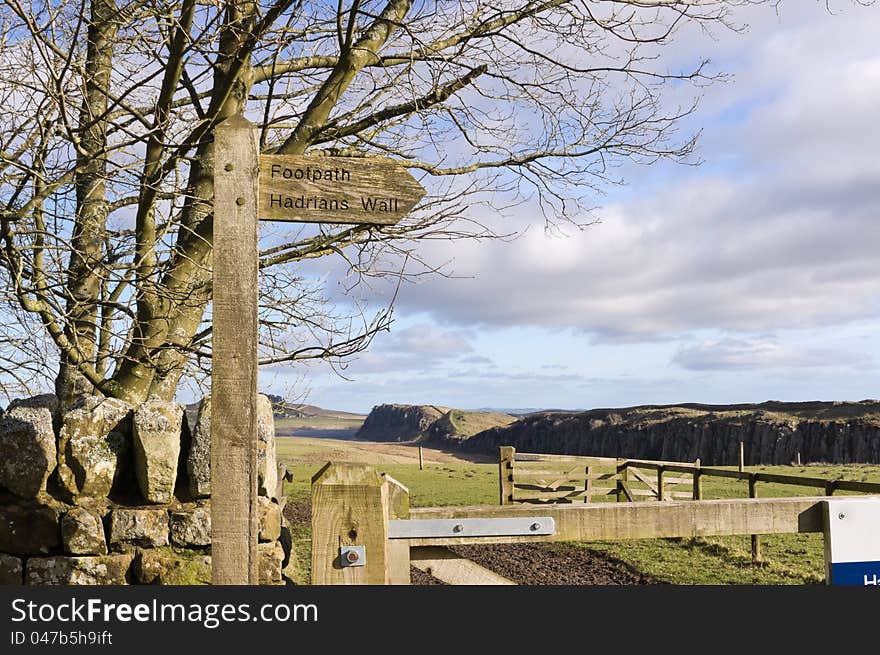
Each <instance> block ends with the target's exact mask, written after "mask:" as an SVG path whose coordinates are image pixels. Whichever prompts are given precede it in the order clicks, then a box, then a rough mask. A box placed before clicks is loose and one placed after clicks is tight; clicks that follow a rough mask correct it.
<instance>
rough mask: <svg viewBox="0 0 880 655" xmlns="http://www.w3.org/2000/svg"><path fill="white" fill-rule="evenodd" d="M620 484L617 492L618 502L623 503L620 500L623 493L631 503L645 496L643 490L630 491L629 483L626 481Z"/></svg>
mask: <svg viewBox="0 0 880 655" xmlns="http://www.w3.org/2000/svg"><path fill="white" fill-rule="evenodd" d="M618 484H619V486H618V487H617V490H618V491H617V502H622V501H621V500H620V494H621V493H623V495H624V496H625V497H626V499H627V500H628V501H629V502H633V501H634V500H635V497H636V496H641V495H644V494H643V493H641V492H643V490H642V489H630V486H629V483H628V482H627V481H626V480H621V481H620V482H619V483H618ZM636 492H639V493H636ZM647 493H651V492H650V491H649V492H647Z"/></svg>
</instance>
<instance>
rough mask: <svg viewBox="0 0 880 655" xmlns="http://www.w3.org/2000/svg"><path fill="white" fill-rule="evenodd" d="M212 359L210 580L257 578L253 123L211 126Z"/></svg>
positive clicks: (237, 121) (255, 162) (238, 582)
mask: <svg viewBox="0 0 880 655" xmlns="http://www.w3.org/2000/svg"><path fill="white" fill-rule="evenodd" d="M214 138H215V157H214V160H215V166H214V237H213V245H214V264H213V294H214V295H213V310H212V320H213V336H212V348H213V357H212V361H211V396H212V398H211V426H212V429H211V552H212V557H211V568H212V582H213V583H214V584H222V585H244V584H258V583H259V574H258V561H257V532H258V521H259V518H258V513H257V419H256V403H257V269H258V249H257V238H258V222H257V193H258V189H257V168H258V160H257V158H258V153H259V147H258V137H257V132H256V131H255V129H254V125H253V124H252V123H250V122H248V121H247V120H245V119H244V118H242V117H240V116H238V117H234V118H230V119H228V120H226V121H225V122H223V123H221V124H220V125H218V126H217V128H216V130H215V136H214Z"/></svg>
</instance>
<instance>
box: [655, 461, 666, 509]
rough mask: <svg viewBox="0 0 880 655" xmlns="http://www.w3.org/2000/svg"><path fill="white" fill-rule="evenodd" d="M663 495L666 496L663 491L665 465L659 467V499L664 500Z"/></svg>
mask: <svg viewBox="0 0 880 655" xmlns="http://www.w3.org/2000/svg"><path fill="white" fill-rule="evenodd" d="M663 496H665V494H664V492H663V467H662V466H658V467H657V500H659V501H661V502H662V501H663Z"/></svg>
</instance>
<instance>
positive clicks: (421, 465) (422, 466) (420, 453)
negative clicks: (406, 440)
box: [419, 446, 425, 471]
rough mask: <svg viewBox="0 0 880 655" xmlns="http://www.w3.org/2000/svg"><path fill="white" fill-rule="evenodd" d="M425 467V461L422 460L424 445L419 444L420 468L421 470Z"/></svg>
mask: <svg viewBox="0 0 880 655" xmlns="http://www.w3.org/2000/svg"><path fill="white" fill-rule="evenodd" d="M424 468H425V465H424V463H423V461H422V447H421V446H419V470H420V471H423V470H424Z"/></svg>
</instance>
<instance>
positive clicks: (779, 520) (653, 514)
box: [408, 496, 825, 546]
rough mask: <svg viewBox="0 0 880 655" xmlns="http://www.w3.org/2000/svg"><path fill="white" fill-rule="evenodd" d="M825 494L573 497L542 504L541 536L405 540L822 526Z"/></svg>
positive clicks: (468, 540)
mask: <svg viewBox="0 0 880 655" xmlns="http://www.w3.org/2000/svg"><path fill="white" fill-rule="evenodd" d="M824 501H825V496H811V497H797V498H754V499H752V498H727V499H723V500H704V501H701V502H694V501H674V502H668V503H657V502H638V503H590V504H584V503H573V504H566V505H554V504H547V505H542V506H541V510H540V511H541V515H542V516H549V517H551V518H553V520H554V521H555V523H556V533H555V534H553V535H547V536H540V537H444V538H442V540H441V539H431V538H424V539H417V540H408V541H409V542H410V545H411V546H427V545H432V544H437V543H442V544H444V545H455V544H476V543H518V542H522V541H527V542H528V543H531V542H541V541H605V540H617V539H651V538H667V537H700V536H702V537H708V536H721V535H732V534H784V533H798V532H801V533H807V532H822V529H823V528H822V503H823V502H824ZM534 512H535V508H534V506H531V505H527V504H523V505H511V506H505V507H498V506H491V505H486V506H478V507H424V508H415V509H412V510H411V511H410V517H411V518H414V519H451V518H492V517H517V516H529V515H532V516H534Z"/></svg>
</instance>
